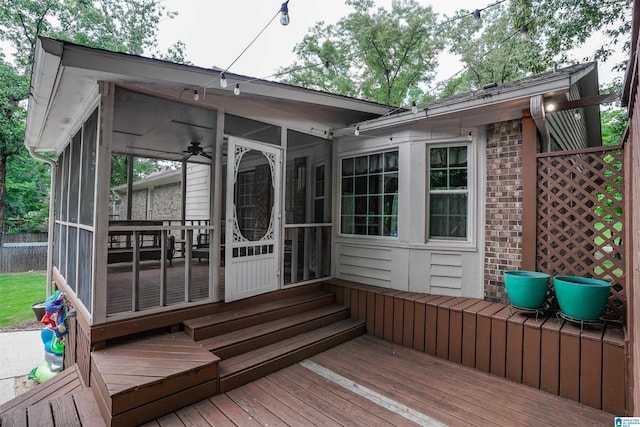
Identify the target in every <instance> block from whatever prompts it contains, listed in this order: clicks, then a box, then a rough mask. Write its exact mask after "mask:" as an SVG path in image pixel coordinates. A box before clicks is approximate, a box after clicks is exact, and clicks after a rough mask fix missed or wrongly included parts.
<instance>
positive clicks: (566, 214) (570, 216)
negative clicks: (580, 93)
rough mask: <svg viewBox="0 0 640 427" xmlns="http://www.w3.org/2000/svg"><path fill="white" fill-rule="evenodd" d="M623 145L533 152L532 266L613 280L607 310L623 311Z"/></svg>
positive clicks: (618, 316)
mask: <svg viewBox="0 0 640 427" xmlns="http://www.w3.org/2000/svg"><path fill="white" fill-rule="evenodd" d="M622 159H623V152H622V150H619V149H618V150H611V149H606V148H603V150H602V151H597V152H595V151H593V149H591V150H588V151H587V150H585V152H583V153H577V154H576V153H573V154H567V155H549V156H544V155H543V154H540V155H538V214H537V257H536V263H537V267H536V268H537V270H538V271H544V272H546V273H548V274H550V275H552V276H580V277H592V278H595V279H601V280H606V281H608V282H610V283H611V284H612V289H611V297H610V298H609V307H608V311H607V313H606V316H607V317H608V318H610V319H614V320H622V319H623V317H624V313H625V304H626V297H625V290H624V282H625V272H624V250H623V244H624V242H623V234H624V227H623V223H624V218H623V212H622V207H623V200H622V197H623V180H622V176H623V172H622Z"/></svg>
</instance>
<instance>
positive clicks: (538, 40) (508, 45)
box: [439, 0, 632, 97]
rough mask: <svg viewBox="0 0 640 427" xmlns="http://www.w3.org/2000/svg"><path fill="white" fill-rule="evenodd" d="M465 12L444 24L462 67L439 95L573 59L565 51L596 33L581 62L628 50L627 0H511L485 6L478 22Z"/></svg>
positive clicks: (628, 11)
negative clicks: (592, 46)
mask: <svg viewBox="0 0 640 427" xmlns="http://www.w3.org/2000/svg"><path fill="white" fill-rule="evenodd" d="M469 13H470V11H468V10H461V11H459V12H457V13H456V14H455V15H454V17H453V19H454V20H452V21H451V22H450V24H449V25H448V26H447V30H446V32H447V40H448V41H449V43H450V50H451V52H453V53H455V54H457V55H459V56H460V58H461V60H462V62H463V64H464V66H465V70H464V72H462V73H461V74H459V75H456V76H454V77H453V78H451V79H450V80H449V81H447V82H445V83H444V84H442V85H441V88H440V89H441V92H440V94H439V96H440V97H444V96H450V95H453V94H455V93H459V92H463V91H466V90H471V89H477V88H480V87H482V86H484V85H485V84H488V83H504V82H507V81H512V80H515V79H518V78H522V77H525V76H527V75H530V74H538V73H540V72H542V71H544V70H548V69H550V68H551V66H552V64H553V63H558V64H567V63H570V62H574V61H575V59H572V58H570V56H569V53H570V51H571V50H573V49H575V48H578V47H581V46H582V45H583V44H584V43H585V41H586V40H587V39H588V38H589V37H591V36H593V35H594V34H596V33H598V32H600V33H602V34H603V35H604V37H602V38H601V40H602V41H601V43H600V44H599V45H598V46H597V47H596V48H595V49H594V50H593V52H591V53H590V54H589V55H588V56H587V57H586V58H582V61H590V60H599V61H604V60H606V59H607V58H608V57H609V56H610V55H611V54H612V53H613V52H614V51H616V50H618V51H619V50H624V51H625V52H628V51H629V35H630V28H631V16H632V15H631V0H594V1H589V2H576V1H574V0H540V1H536V2H533V1H531V0H513V1H511V2H509V3H508V6H504V4H500V5H498V6H493V7H490V8H488V9H486V10H484V11H483V12H482V21H481V22H482V23H481V25H480V22H479V21H477V20H476V19H474V17H473V16H469ZM523 28H525V29H526V35H527V37H526V39H522V37H521V32H520V30H521V29H523ZM623 67H624V64H618V65H616V67H614V68H615V69H618V70H621V69H622V68H623Z"/></svg>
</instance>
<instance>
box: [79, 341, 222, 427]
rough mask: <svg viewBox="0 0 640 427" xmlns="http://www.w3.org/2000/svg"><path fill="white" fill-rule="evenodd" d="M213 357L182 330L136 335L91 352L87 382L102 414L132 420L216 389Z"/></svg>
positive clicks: (120, 420)
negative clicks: (89, 377)
mask: <svg viewBox="0 0 640 427" xmlns="http://www.w3.org/2000/svg"><path fill="white" fill-rule="evenodd" d="M218 360H219V358H218V357H216V356H215V355H213V354H212V353H210V352H209V351H207V350H205V349H203V348H202V347H201V346H200V345H199V344H197V343H195V342H194V341H193V340H192V339H191V338H190V337H188V336H187V335H185V334H184V333H183V332H177V333H164V334H159V335H158V334H155V335H152V336H149V337H143V338H140V337H138V338H135V339H131V340H129V341H126V342H123V343H118V344H115V345H112V346H109V347H108V348H106V349H103V350H99V351H93V352H92V353H91V385H92V387H94V391H95V395H96V400H97V402H98V406H99V407H100V410H101V411H102V414H103V416H104V418H105V420H108V421H109V422H112V423H113V425H133V424H138V423H140V422H141V421H147V420H149V419H150V415H149V414H158V413H162V412H163V411H164V412H165V413H166V411H167V410H172V409H177V408H180V407H182V406H184V405H185V404H187V403H189V402H195V401H197V400H199V399H202V398H203V397H206V396H211V395H213V394H216V393H217V389H218ZM151 416H153V415H151Z"/></svg>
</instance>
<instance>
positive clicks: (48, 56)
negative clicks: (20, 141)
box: [24, 39, 62, 149]
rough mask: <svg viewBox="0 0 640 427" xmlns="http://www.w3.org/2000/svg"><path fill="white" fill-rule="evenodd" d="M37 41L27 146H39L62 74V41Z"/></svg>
mask: <svg viewBox="0 0 640 427" xmlns="http://www.w3.org/2000/svg"><path fill="white" fill-rule="evenodd" d="M49 42H51V40H47V41H46V42H44V43H43V42H42V41H41V40H40V39H39V40H38V41H37V42H36V51H35V61H34V68H33V71H32V73H31V83H30V88H29V100H28V107H27V128H26V130H25V140H24V143H25V146H27V147H34V148H36V149H37V148H38V141H40V137H41V135H42V131H43V129H44V125H45V122H46V118H47V116H48V114H49V110H50V108H51V103H52V101H53V98H54V95H55V92H56V88H57V86H58V83H59V81H60V76H61V60H62V58H61V54H62V49H61V43H49Z"/></svg>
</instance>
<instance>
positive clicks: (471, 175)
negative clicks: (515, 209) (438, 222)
mask: <svg viewBox="0 0 640 427" xmlns="http://www.w3.org/2000/svg"><path fill="white" fill-rule="evenodd" d="M451 147H466V148H467V188H466V189H464V190H431V149H434V148H451ZM426 148H427V152H426V157H427V159H426V166H427V167H426V173H425V180H426V203H425V205H426V211H425V241H426V243H427V244H429V243H432V244H437V245H439V246H440V245H447V246H459V245H461V244H463V245H468V244H469V243H473V242H474V238H473V236H475V234H476V231H477V230H476V227H475V225H474V224H475V215H476V214H475V209H474V207H475V206H476V197H475V188H476V182H477V177H476V167H475V164H476V153H475V147H474V144H472V142H471V141H467V140H465V141H447V142H437V143H430V144H427V147H426ZM432 194H466V195H467V225H466V227H467V233H466V237H464V238H447V237H440V236H437V237H431V195H432Z"/></svg>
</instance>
